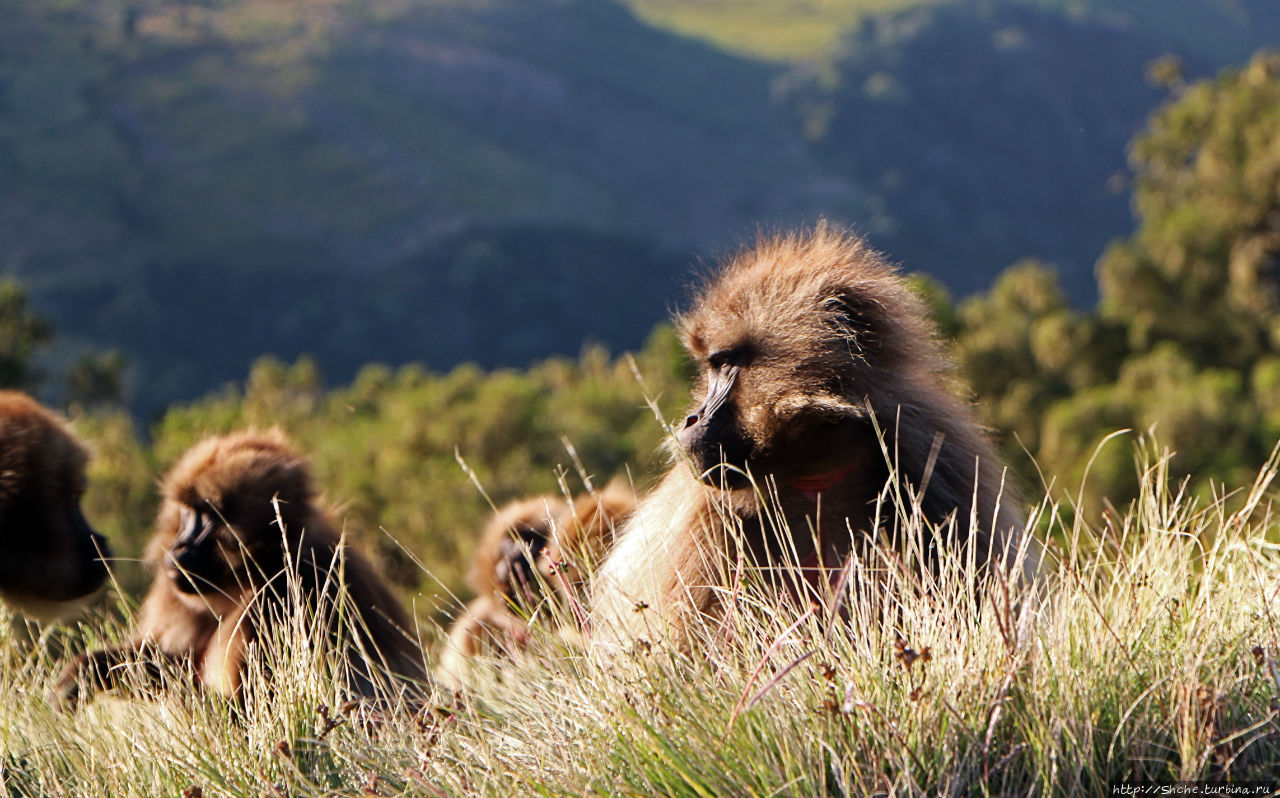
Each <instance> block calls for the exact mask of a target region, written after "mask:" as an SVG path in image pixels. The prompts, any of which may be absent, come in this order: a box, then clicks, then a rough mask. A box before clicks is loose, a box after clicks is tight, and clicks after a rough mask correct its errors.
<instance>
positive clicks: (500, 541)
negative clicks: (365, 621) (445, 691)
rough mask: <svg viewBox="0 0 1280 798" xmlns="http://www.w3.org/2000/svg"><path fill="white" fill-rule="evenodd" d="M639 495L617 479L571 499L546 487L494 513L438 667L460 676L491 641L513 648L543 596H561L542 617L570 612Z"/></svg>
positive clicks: (448, 676)
mask: <svg viewBox="0 0 1280 798" xmlns="http://www.w3.org/2000/svg"><path fill="white" fill-rule="evenodd" d="M635 503H636V496H635V492H634V491H632V489H631V487H630V485H629V484H628V483H626V482H625V481H623V480H621V479H615V480H613V481H612V482H610V483H609V484H608V485H607V486H605V488H604V489H603V490H600V491H591V492H588V493H585V494H582V495H580V496H578V497H576V498H575V499H574V500H573V501H572V502H569V501H567V500H566V499H565V498H563V497H561V496H555V495H551V494H548V495H546V496H538V497H535V498H532V499H519V500H516V501H513V502H511V503H510V504H507V505H505V506H504V507H502V508H501V509H499V510H498V512H497V513H496V514H495V515H494V517H493V518H492V519H491V520H490V522H489V523H488V525H487V526H485V529H484V532H483V533H482V534H481V536H480V540H479V541H478V542H477V544H476V550H475V554H474V555H473V556H472V559H471V569H470V571H469V572H468V574H467V584H468V585H469V586H470V587H471V589H472V590H474V591H475V594H476V597H475V598H474V599H473V600H472V601H471V603H470V604H468V605H467V607H466V609H465V610H464V611H463V613H462V614H461V615H459V616H458V618H457V620H455V621H454V623H453V626H452V628H451V629H450V631H449V639H448V640H447V641H446V642H445V646H444V650H443V651H442V653H441V656H440V661H439V663H438V665H437V669H436V670H437V673H438V674H439V675H440V676H441V677H442V678H444V679H445V680H446V681H450V682H453V683H455V684H457V683H460V682H462V681H464V679H465V676H466V673H467V670H468V664H469V659H470V658H471V657H473V656H475V655H476V654H478V653H480V652H481V651H482V650H484V649H486V648H489V649H490V650H493V651H495V652H508V653H509V652H511V651H513V650H516V649H518V648H519V647H521V646H523V645H524V644H525V642H526V640H527V637H528V622H529V617H530V615H532V614H533V613H534V612H535V610H536V609H537V608H538V605H539V603H540V602H541V601H542V600H543V599H544V598H548V596H547V595H546V593H547V592H548V591H549V592H550V594H551V595H550V598H552V599H554V600H556V601H558V602H559V605H558V606H557V607H556V608H555V609H554V610H549V611H546V612H542V613H539V617H540V618H543V619H548V620H552V621H554V619H557V618H560V619H563V618H571V617H574V612H575V611H578V610H577V608H578V607H579V606H581V596H579V595H578V593H579V588H580V587H581V585H582V583H583V581H584V570H590V569H591V568H592V567H593V566H594V564H595V563H596V562H597V561H598V560H599V558H600V557H601V556H603V554H604V552H605V551H606V550H607V549H608V548H609V546H610V545H611V544H612V543H613V533H614V530H615V529H616V527H617V526H618V524H620V523H621V522H622V519H623V518H624V517H626V515H627V514H628V513H630V512H631V510H632V508H633V507H635Z"/></svg>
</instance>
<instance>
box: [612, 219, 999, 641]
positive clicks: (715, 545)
mask: <svg viewBox="0 0 1280 798" xmlns="http://www.w3.org/2000/svg"><path fill="white" fill-rule="evenodd" d="M678 324H679V327H680V330H681V334H682V337H683V341H684V344H685V347H686V349H687V350H688V354H689V356H690V357H691V358H692V359H693V360H694V361H695V363H696V366H697V368H698V369H699V376H698V378H697V384H696V386H695V390H694V396H695V397H696V398H695V402H696V404H695V406H694V407H693V409H692V410H691V411H690V412H689V413H688V414H687V416H686V417H685V418H684V419H683V421H682V422H681V423H680V424H678V425H677V428H678V432H677V434H676V438H677V441H678V444H679V449H680V450H682V451H679V452H678V456H677V457H676V461H677V462H676V463H675V464H674V465H673V466H672V467H671V469H670V471H669V472H668V473H667V474H666V476H665V477H664V479H663V480H662V481H661V483H660V484H659V485H658V486H657V487H656V488H655V489H654V490H653V492H652V493H651V494H650V495H649V496H648V497H646V498H645V499H644V500H643V501H642V502H641V503H640V506H639V507H638V508H637V509H636V511H635V513H634V514H633V516H632V518H631V520H630V521H629V522H627V523H626V524H625V525H624V526H623V528H622V529H621V530H620V531H619V542H618V545H617V547H616V548H615V549H614V551H613V552H612V553H611V554H610V555H609V557H608V558H607V559H606V561H605V562H604V564H603V565H602V567H601V569H600V571H599V572H598V574H597V578H596V579H595V580H594V581H593V586H592V606H593V615H592V618H591V632H592V637H593V641H595V642H597V643H599V644H602V647H603V648H604V649H605V650H610V649H612V647H613V646H614V644H616V643H618V642H621V641H624V640H634V639H638V638H642V639H644V640H646V641H647V642H651V643H652V642H658V641H661V640H665V641H668V642H670V643H672V644H674V645H675V646H677V647H679V648H685V649H687V648H688V644H689V642H690V641H689V635H690V631H691V626H692V625H693V624H694V623H695V622H697V621H699V620H705V619H707V618H709V617H715V616H716V615H718V614H719V613H720V611H721V610H722V609H723V608H724V607H723V606H722V602H723V597H724V596H725V595H726V594H727V592H729V591H727V590H726V588H727V587H728V586H727V585H725V584H724V570H723V564H724V562H725V561H726V558H727V561H729V562H733V561H735V558H736V557H738V556H742V557H743V560H744V562H752V563H755V564H766V563H772V564H775V565H776V564H777V563H779V562H782V561H784V560H785V558H784V557H783V554H784V552H790V555H791V561H792V562H798V563H799V564H800V566H801V568H802V571H803V572H805V573H804V576H805V578H806V580H809V579H811V578H812V573H813V572H815V571H816V572H818V573H820V574H824V575H826V576H830V571H828V570H826V569H830V568H832V567H835V568H838V567H839V566H840V565H841V564H842V563H843V562H845V560H846V559H847V557H848V555H849V553H850V552H851V551H852V550H853V549H854V547H855V546H856V545H860V544H864V543H867V542H869V541H870V540H872V539H874V538H876V537H877V536H878V535H879V536H881V537H883V536H884V535H885V534H889V535H892V534H894V533H893V532H888V533H886V531H885V530H884V527H886V526H888V527H892V526H893V523H894V522H893V521H892V520H887V519H885V518H884V513H885V512H886V510H887V511H888V513H889V514H890V515H892V506H893V505H892V503H889V502H886V503H885V504H882V505H881V515H880V517H879V518H878V519H877V517H876V515H875V513H876V509H877V507H876V504H877V503H876V499H877V496H879V495H881V493H882V491H883V490H884V489H885V488H886V486H887V485H891V484H896V485H897V486H898V487H899V488H900V491H899V493H900V495H902V496H904V497H907V501H908V502H910V501H913V500H916V501H918V502H919V506H920V509H921V511H922V514H923V516H924V518H925V519H927V520H928V521H929V522H930V523H931V524H934V525H942V526H941V527H940V528H943V529H947V528H948V527H947V526H946V524H945V522H946V521H947V519H951V518H953V519H954V523H953V524H952V525H951V526H950V527H949V529H950V533H949V534H950V538H949V539H948V544H955V543H958V542H960V541H964V540H969V539H972V542H973V543H974V544H975V551H977V552H978V554H977V556H978V557H979V558H981V559H983V560H986V559H987V558H989V557H992V556H1000V555H1003V553H1004V552H1006V551H1007V550H1008V549H1009V547H1010V546H1011V545H1013V544H1015V543H1016V542H1017V541H1018V540H1019V539H1020V538H1021V535H1022V528H1023V525H1022V521H1021V518H1020V516H1019V510H1018V508H1017V506H1016V501H1015V500H1014V498H1013V497H1012V496H1010V495H1008V493H1007V492H1005V493H1004V495H1002V490H1003V484H1004V480H1003V466H1002V464H1001V462H1000V460H999V458H998V457H997V456H996V454H995V452H994V450H993V448H992V447H991V445H990V444H989V443H988V441H987V440H986V439H985V437H984V434H983V431H982V430H981V428H980V427H979V425H978V424H977V422H976V421H975V420H974V416H973V414H972V412H971V411H970V408H969V407H968V406H967V405H966V403H965V402H964V401H963V400H962V398H961V397H960V395H959V393H958V389H957V386H955V385H954V384H953V380H952V378H951V377H950V376H949V374H950V363H949V362H948V360H947V358H946V357H945V356H944V354H943V351H942V348H941V346H940V344H939V342H938V341H937V337H936V332H935V328H934V325H933V324H932V322H931V320H930V318H929V316H928V315H927V313H926V310H925V308H924V306H923V304H922V303H921V301H920V300H919V299H918V298H917V297H916V296H915V295H914V294H913V293H912V291H911V290H910V289H909V288H908V287H907V285H906V284H905V283H904V281H903V279H902V278H901V277H900V276H899V274H898V273H897V271H896V270H895V269H894V268H892V267H890V266H889V265H887V264H886V262H885V261H884V260H883V259H882V257H881V256H880V255H879V254H877V253H876V252H874V251H873V250H871V249H870V248H869V247H868V246H867V244H866V243H864V242H863V241H862V240H861V239H859V238H857V237H854V236H852V235H851V234H848V233H844V232H842V231H838V230H836V229H834V228H833V227H831V226H828V225H826V224H820V225H819V226H818V227H817V228H816V229H814V230H813V231H811V232H804V233H793V234H790V235H782V236H776V237H771V238H762V239H761V240H759V241H758V242H757V245H756V246H755V247H754V248H753V249H750V250H747V251H745V252H743V253H741V254H739V255H738V256H737V257H735V258H733V259H732V260H731V261H730V262H729V263H728V264H726V265H725V267H724V268H723V270H722V271H720V273H719V274H718V275H717V276H715V277H713V278H712V279H710V280H709V281H708V282H707V283H706V284H705V285H704V286H703V287H702V288H701V290H700V293H699V295H698V297H697V299H696V302H695V303H694V305H693V307H692V309H691V310H690V311H689V312H688V313H686V314H685V315H683V316H682V317H681V318H679V319H678ZM882 441H883V446H884V448H883V449H882ZM890 462H892V463H893V466H894V477H895V480H896V482H892V483H891V481H890V467H889V463H890ZM748 474H749V475H750V477H751V478H753V479H754V481H755V484H756V485H757V486H758V490H756V489H753V487H752V482H751V479H749V478H748ZM761 495H766V496H767V498H766V499H765V500H764V501H761V499H760V497H761ZM975 499H976V503H975ZM735 525H738V526H740V527H741V529H742V533H741V535H740V537H735V535H733V534H730V532H729V531H728V529H727V527H731V526H735ZM851 532H852V534H851ZM737 539H741V540H742V541H743V545H742V546H737V544H736V543H735V542H734V541H735V540H737ZM735 547H736V548H735ZM731 549H732V550H731ZM819 566H824V567H819ZM775 571H776V569H771V570H770V573H774V572H775ZM826 584H828V586H829V583H826ZM812 589H813V590H814V591H817V590H818V585H816V584H814V585H812Z"/></svg>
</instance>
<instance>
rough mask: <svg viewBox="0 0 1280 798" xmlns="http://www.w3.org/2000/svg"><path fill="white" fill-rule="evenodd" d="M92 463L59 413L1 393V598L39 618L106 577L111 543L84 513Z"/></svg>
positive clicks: (66, 608)
mask: <svg viewBox="0 0 1280 798" xmlns="http://www.w3.org/2000/svg"><path fill="white" fill-rule="evenodd" d="M87 462H88V454H87V453H86V451H85V448H84V446H82V445H81V444H80V442H79V441H77V440H76V438H75V436H73V435H72V434H71V432H70V430H68V429H67V427H66V425H64V424H63V423H62V421H60V420H59V419H58V418H57V417H56V416H55V415H54V414H53V413H51V412H49V411H48V410H46V409H45V408H44V407H41V406H40V404H38V403H37V402H36V401H35V400H34V399H32V398H31V397H29V396H27V395H25V394H22V393H17V392H15V391H0V596H3V597H4V598H5V599H6V600H7V601H8V602H10V603H11V604H13V605H14V606H15V607H17V608H18V609H19V610H21V611H22V612H24V613H26V614H28V615H31V616H33V617H38V618H45V619H53V618H57V617H60V616H63V615H66V614H67V613H69V612H71V611H74V610H75V609H77V608H78V607H79V606H80V605H81V604H83V603H84V601H85V600H86V599H87V598H88V597H90V596H92V595H93V594H94V593H96V592H98V589H99V588H101V587H102V584H103V582H105V581H106V578H107V567H106V560H107V558H108V557H109V556H110V552H109V551H108V549H107V544H106V540H105V539H104V538H103V537H102V536H101V535H99V534H98V533H97V532H94V531H93V529H92V528H90V526H89V524H88V522H87V521H85V518H84V515H83V514H82V513H81V511H80V497H81V495H82V494H83V493H84V491H85V465H86V463H87Z"/></svg>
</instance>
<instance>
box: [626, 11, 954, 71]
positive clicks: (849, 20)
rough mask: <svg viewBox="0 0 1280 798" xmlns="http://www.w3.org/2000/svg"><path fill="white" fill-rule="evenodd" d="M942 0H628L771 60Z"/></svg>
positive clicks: (796, 56)
mask: <svg viewBox="0 0 1280 798" xmlns="http://www.w3.org/2000/svg"><path fill="white" fill-rule="evenodd" d="M935 2H937V0H808V1H807V2H773V1H772V0H754V1H753V2H745V3H744V2H728V1H727V0H710V1H709V2H708V1H707V0H702V2H689V1H688V0H628V5H629V6H630V7H631V9H632V10H633V11H634V12H635V14H636V16H638V17H640V18H641V19H643V20H644V21H646V22H648V23H650V24H652V25H654V26H656V27H659V28H666V29H668V30H671V31H674V32H676V33H679V34H682V35H684V36H689V37H692V38H695V39H703V40H705V41H708V42H710V43H711V44H714V45H715V46H716V47H719V48H720V49H722V50H725V51H726V52H730V53H736V54H738V55H743V56H748V57H753V58H763V59H765V60H768V61H794V60H805V59H810V58H820V57H823V56H829V55H831V54H832V53H833V52H834V51H835V49H836V48H837V46H838V45H839V44H840V40H841V39H842V38H843V37H844V36H845V35H846V34H847V33H848V31H849V30H850V29H851V28H852V27H854V26H855V25H856V24H857V23H858V22H859V21H860V20H862V19H863V18H865V17H868V16H871V15H873V14H882V13H887V12H891V11H897V10H901V9H906V8H912V7H914V6H919V5H924V4H931V3H935Z"/></svg>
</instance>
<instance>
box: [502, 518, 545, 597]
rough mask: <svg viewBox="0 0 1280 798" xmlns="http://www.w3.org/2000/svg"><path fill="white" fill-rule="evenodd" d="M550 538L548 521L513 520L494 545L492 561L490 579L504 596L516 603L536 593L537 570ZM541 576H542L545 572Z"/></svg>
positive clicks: (534, 595) (537, 583)
mask: <svg viewBox="0 0 1280 798" xmlns="http://www.w3.org/2000/svg"><path fill="white" fill-rule="evenodd" d="M550 537H551V529H550V522H549V521H546V520H545V519H544V520H540V521H521V522H518V523H516V524H515V525H514V526H513V527H512V528H511V530H510V532H509V534H508V535H507V537H505V538H503V540H502V541H501V543H500V544H499V547H498V561H497V562H496V563H494V574H493V576H494V581H495V582H496V583H497V584H498V585H499V587H500V589H501V590H502V592H503V593H504V594H505V595H506V597H507V598H508V599H510V600H512V601H517V602H532V601H533V600H534V599H535V598H536V596H537V592H538V585H539V582H538V579H539V574H538V571H539V569H538V568H537V566H536V565H535V563H538V562H540V560H541V559H542V553H543V550H544V549H546V546H547V541H548V539H549V538H550ZM541 576H543V577H545V574H542V575H541Z"/></svg>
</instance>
